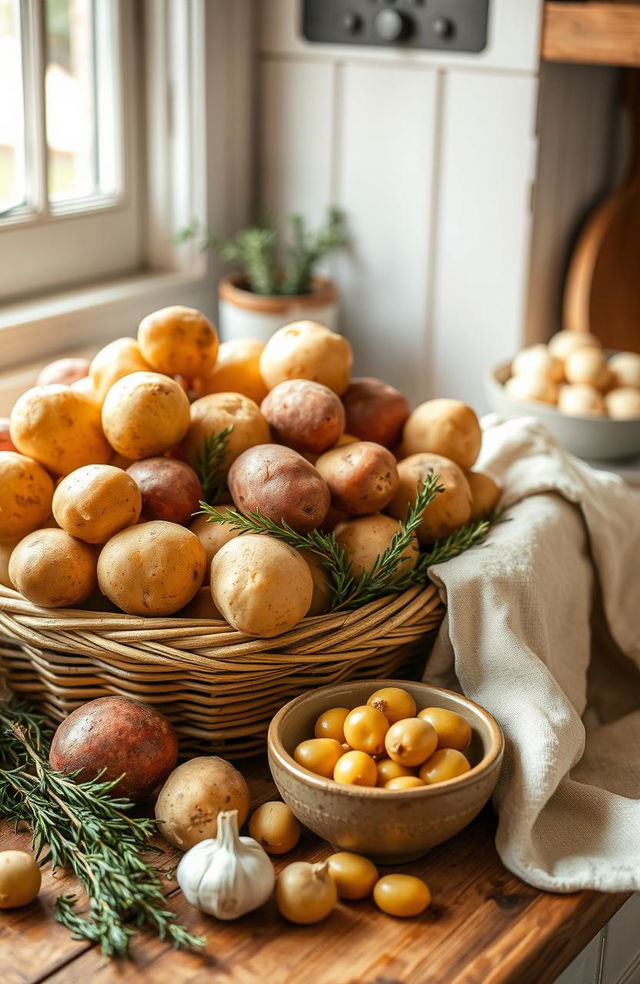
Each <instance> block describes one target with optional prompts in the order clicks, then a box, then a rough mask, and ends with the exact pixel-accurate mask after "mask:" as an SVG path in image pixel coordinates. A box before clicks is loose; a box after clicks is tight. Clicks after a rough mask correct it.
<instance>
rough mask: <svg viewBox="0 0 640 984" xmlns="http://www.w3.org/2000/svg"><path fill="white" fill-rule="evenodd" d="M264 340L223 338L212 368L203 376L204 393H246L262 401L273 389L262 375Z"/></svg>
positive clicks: (201, 393)
mask: <svg viewBox="0 0 640 984" xmlns="http://www.w3.org/2000/svg"><path fill="white" fill-rule="evenodd" d="M263 350H264V342H259V341H258V340H257V339H256V338H234V339H231V340H230V341H228V342H223V343H222V344H221V346H220V348H219V349H218V358H217V359H216V364H215V366H214V367H213V369H212V370H211V372H210V373H209V374H208V375H207V376H205V377H204V378H203V379H201V380H200V394H199V395H200V396H206V395H207V394H208V393H242V395H243V396H248V397H249V399H250V400H253V401H254V403H257V404H260V403H261V402H262V401H263V400H264V398H265V396H266V395H267V393H268V392H269V391H268V389H267V387H266V386H265V383H264V380H263V378H262V376H261V375H260V356H261V355H262V352H263Z"/></svg>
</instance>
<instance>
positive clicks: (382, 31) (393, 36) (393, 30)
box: [373, 8, 413, 42]
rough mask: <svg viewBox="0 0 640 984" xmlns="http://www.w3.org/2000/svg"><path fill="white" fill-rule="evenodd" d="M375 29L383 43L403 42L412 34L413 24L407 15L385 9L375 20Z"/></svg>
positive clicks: (379, 12)
mask: <svg viewBox="0 0 640 984" xmlns="http://www.w3.org/2000/svg"><path fill="white" fill-rule="evenodd" d="M373 29H374V31H375V32H376V34H377V35H378V37H379V38H381V40H382V41H389V42H393V41H402V40H403V39H404V38H406V37H408V36H409V35H410V34H411V31H412V29H413V24H412V22H411V21H410V20H409V18H408V17H407V16H406V15H405V14H401V13H400V12H399V11H398V10H390V9H389V8H385V9H384V10H380V11H378V13H377V14H376V16H375V17H374V18H373Z"/></svg>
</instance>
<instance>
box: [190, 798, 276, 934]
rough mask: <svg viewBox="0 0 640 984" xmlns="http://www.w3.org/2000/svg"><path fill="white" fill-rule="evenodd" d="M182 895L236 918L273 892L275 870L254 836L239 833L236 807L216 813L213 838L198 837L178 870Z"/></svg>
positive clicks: (219, 914) (218, 915) (218, 914)
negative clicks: (200, 839)
mask: <svg viewBox="0 0 640 984" xmlns="http://www.w3.org/2000/svg"><path fill="white" fill-rule="evenodd" d="M177 879H178V885H179V886H180V888H181V889H182V891H183V893H184V895H185V898H186V899H187V901H188V902H191V904H192V905H196V906H197V907H198V908H199V909H200V910H201V911H202V912H208V913H209V914H210V915H212V916H216V918H217V919H237V918H238V917H239V916H243V915H244V914H245V912H251V911H252V909H257V908H258V906H260V905H262V904H263V903H264V902H266V901H267V899H268V898H269V896H270V895H271V893H272V892H273V886H274V884H275V873H274V870H273V865H272V863H271V861H270V860H269V857H268V855H267V854H266V852H265V851H263V849H262V848H261V847H260V845H259V844H258V842H257V841H255V840H254V839H253V837H240V836H239V834H238V811H237V810H229V811H226V812H223V813H219V814H218V832H217V835H216V838H215V840H213V839H211V838H209V839H208V840H203V841H200V843H199V844H196V845H195V846H194V847H192V848H191V850H189V851H187V853H186V854H185V855H184V856H183V858H182V860H181V861H180V864H179V865H178V871H177Z"/></svg>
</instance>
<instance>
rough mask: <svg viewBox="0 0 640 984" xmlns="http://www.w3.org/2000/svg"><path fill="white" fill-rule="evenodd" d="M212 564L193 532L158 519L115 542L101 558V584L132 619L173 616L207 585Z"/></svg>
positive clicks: (117, 537) (124, 532) (128, 531)
mask: <svg viewBox="0 0 640 984" xmlns="http://www.w3.org/2000/svg"><path fill="white" fill-rule="evenodd" d="M206 564H207V559H206V557H205V553H204V548H203V546H202V544H201V543H200V541H199V540H198V537H197V536H195V535H194V534H193V533H192V532H191V530H186V529H185V528H184V526H178V525H177V524H176V523H165V522H162V521H161V520H156V521H154V522H151V523H141V524H140V525H139V526H131V527H129V529H126V530H122V531H121V532H120V533H116V535H115V536H114V537H112V538H111V539H110V540H109V542H108V543H107V544H106V545H105V546H104V547H103V548H102V552H101V554H100V558H99V560H98V583H99V585H100V590H101V591H102V593H103V594H105V595H106V596H107V598H109V599H110V600H111V601H112V602H113V603H114V605H117V606H118V608H121V609H122V611H123V612H127V613H128V614H129V615H172V614H173V612H177V611H179V610H180V609H181V608H184V606H185V605H186V604H187V603H188V602H190V601H191V599H192V598H193V596H194V595H195V593H196V591H197V590H198V588H200V587H201V585H202V581H203V579H204V572H205V567H206Z"/></svg>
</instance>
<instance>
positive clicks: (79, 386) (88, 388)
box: [71, 376, 102, 406]
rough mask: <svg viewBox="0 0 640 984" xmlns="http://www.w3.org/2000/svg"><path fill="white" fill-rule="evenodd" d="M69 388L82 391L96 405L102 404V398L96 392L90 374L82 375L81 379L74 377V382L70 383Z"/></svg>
mask: <svg viewBox="0 0 640 984" xmlns="http://www.w3.org/2000/svg"><path fill="white" fill-rule="evenodd" d="M71 389H72V390H75V392H76V393H82V394H83V395H84V396H88V397H89V399H90V400H93V402H94V403H97V404H98V406H102V400H101V399H100V397H99V396H98V394H97V393H96V390H95V388H94V385H93V383H92V382H91V377H90V376H83V378H82V379H76V381H75V382H74V383H71Z"/></svg>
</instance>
